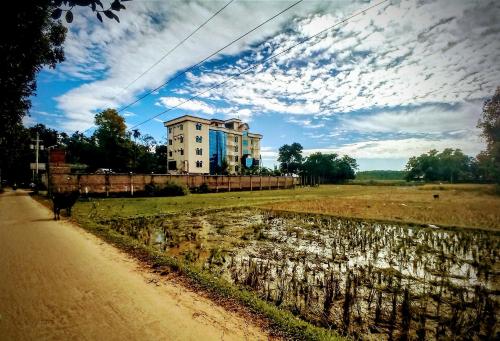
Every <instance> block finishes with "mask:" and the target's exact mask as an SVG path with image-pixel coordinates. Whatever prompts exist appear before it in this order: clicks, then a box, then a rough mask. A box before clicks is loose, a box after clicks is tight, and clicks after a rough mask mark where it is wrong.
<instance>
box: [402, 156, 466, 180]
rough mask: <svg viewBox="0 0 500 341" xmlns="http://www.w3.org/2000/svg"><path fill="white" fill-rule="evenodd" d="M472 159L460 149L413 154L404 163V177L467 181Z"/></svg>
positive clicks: (408, 178) (410, 178) (409, 178)
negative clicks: (405, 172)
mask: <svg viewBox="0 0 500 341" xmlns="http://www.w3.org/2000/svg"><path fill="white" fill-rule="evenodd" d="M472 170H473V159H472V158H471V157H469V156H467V155H465V154H464V153H463V152H462V151H461V150H460V149H452V148H446V149H444V150H443V151H442V152H438V151H437V150H435V149H432V150H430V151H429V152H428V153H424V154H421V155H420V156H413V157H411V158H410V159H409V160H408V163H407V164H406V171H407V175H406V179H407V180H408V181H409V180H425V181H449V182H451V183H453V182H456V181H469V180H472V179H473V178H474V176H473V174H472Z"/></svg>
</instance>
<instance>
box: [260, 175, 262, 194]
mask: <svg viewBox="0 0 500 341" xmlns="http://www.w3.org/2000/svg"><path fill="white" fill-rule="evenodd" d="M260 190H261V191H262V175H261V176H260Z"/></svg>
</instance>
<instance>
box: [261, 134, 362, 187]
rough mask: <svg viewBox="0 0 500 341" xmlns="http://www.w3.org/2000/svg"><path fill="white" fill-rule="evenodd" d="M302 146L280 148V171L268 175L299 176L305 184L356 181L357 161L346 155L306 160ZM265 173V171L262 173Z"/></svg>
mask: <svg viewBox="0 0 500 341" xmlns="http://www.w3.org/2000/svg"><path fill="white" fill-rule="evenodd" d="M302 150H303V148H302V146H301V145H300V144H299V143H296V142H294V143H292V144H291V145H288V144H285V145H283V146H281V147H280V148H279V156H278V161H279V162H280V167H279V170H278V169H275V171H274V172H273V171H271V170H265V172H267V173H274V174H275V175H279V174H280V173H281V174H298V175H301V176H302V178H303V180H304V183H307V184H319V183H339V182H343V181H346V180H349V179H354V177H355V171H356V169H357V168H358V165H357V163H356V160H355V159H353V158H351V157H349V156H348V155H345V156H343V157H339V156H338V155H337V154H335V153H332V154H323V153H314V154H311V155H310V156H308V157H306V158H304V157H303V156H302ZM261 173H263V171H261Z"/></svg>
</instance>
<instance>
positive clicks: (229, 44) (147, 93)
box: [118, 0, 304, 112]
mask: <svg viewBox="0 0 500 341" xmlns="http://www.w3.org/2000/svg"><path fill="white" fill-rule="evenodd" d="M302 1H304V0H299V1H297V2H295V3H293V4H292V5H290V6H288V7H287V8H285V9H283V10H281V11H280V12H278V13H276V14H275V15H273V16H272V17H270V18H269V19H267V20H265V21H263V22H262V23H260V24H259V25H257V26H255V27H254V28H252V29H251V30H250V31H247V32H246V33H244V34H242V35H241V36H239V37H238V38H236V39H234V40H233V41H231V42H230V43H228V44H226V45H225V46H224V47H222V48H220V49H218V50H217V51H215V52H213V53H211V54H210V55H209V56H208V57H205V58H204V59H202V60H200V61H199V62H198V63H196V64H194V65H192V66H190V67H189V68H187V69H186V70H184V71H182V72H180V73H178V74H177V75H176V76H174V77H173V78H170V79H169V80H167V81H166V82H165V83H163V84H161V85H159V86H157V87H156V88H154V89H152V90H150V91H148V92H146V93H145V94H144V95H142V96H140V97H139V98H138V99H136V100H135V101H133V102H131V103H129V104H127V105H125V106H124V107H122V108H120V109H119V110H118V112H122V111H123V110H125V109H127V108H129V107H130V106H132V105H134V104H136V103H137V102H139V101H141V100H143V99H144V98H146V97H147V96H149V95H151V94H152V93H153V92H155V91H158V90H159V89H161V88H163V87H164V86H166V85H167V84H169V83H170V82H172V81H174V80H176V79H177V78H179V77H180V76H182V75H185V74H186V73H188V72H189V71H191V70H193V69H195V68H196V67H198V66H200V65H201V64H203V63H204V62H206V61H207V60H209V59H210V58H212V57H213V56H215V55H216V54H218V53H219V52H221V51H222V50H225V49H226V48H228V47H229V46H231V45H233V44H234V43H236V42H237V41H239V40H241V39H243V38H244V37H246V36H247V35H249V34H250V33H252V32H254V31H255V30H257V29H259V28H260V27H262V26H264V25H265V24H267V23H268V22H270V21H271V20H274V19H275V18H276V17H278V16H280V15H281V14H283V13H285V12H286V11H288V10H290V9H291V8H293V7H295V6H297V5H298V4H299V3H301V2H302Z"/></svg>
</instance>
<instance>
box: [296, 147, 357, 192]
mask: <svg viewBox="0 0 500 341" xmlns="http://www.w3.org/2000/svg"><path fill="white" fill-rule="evenodd" d="M301 168H302V174H303V176H304V180H305V181H306V182H309V183H311V184H321V183H339V182H344V181H346V180H350V179H354V177H355V171H356V169H357V168H358V164H357V162H356V160H355V159H353V158H351V157H349V156H347V155H345V156H343V157H342V158H339V157H338V155H337V154H335V153H331V154H323V153H320V152H318V153H314V154H311V155H309V156H308V157H307V158H306V159H305V161H304V163H303V164H302V167H301Z"/></svg>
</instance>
